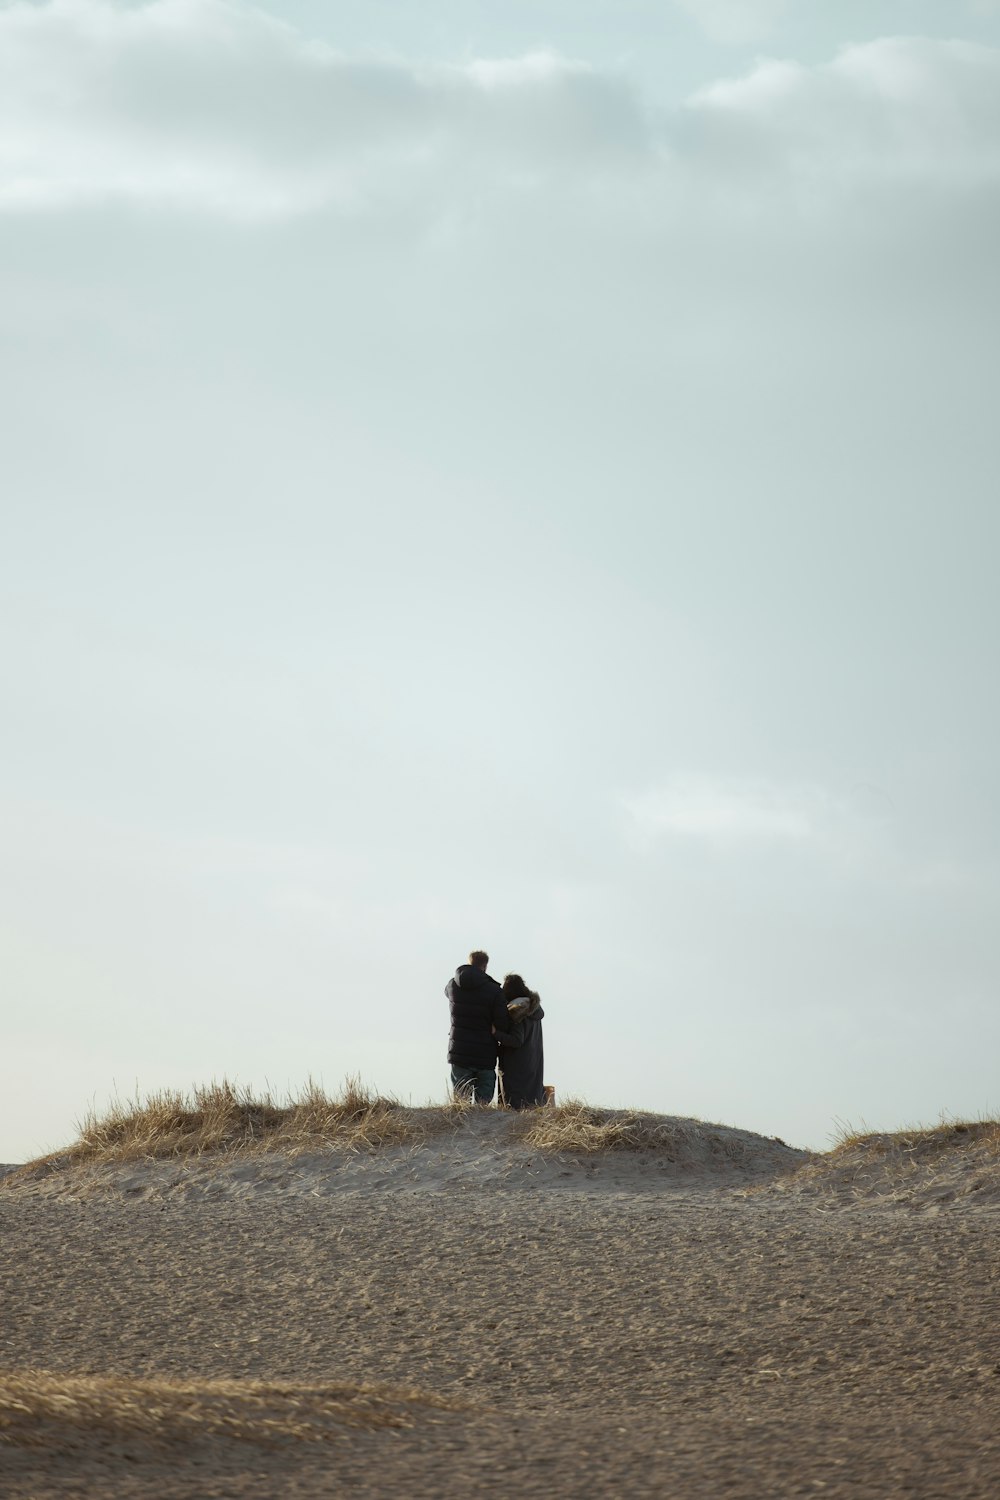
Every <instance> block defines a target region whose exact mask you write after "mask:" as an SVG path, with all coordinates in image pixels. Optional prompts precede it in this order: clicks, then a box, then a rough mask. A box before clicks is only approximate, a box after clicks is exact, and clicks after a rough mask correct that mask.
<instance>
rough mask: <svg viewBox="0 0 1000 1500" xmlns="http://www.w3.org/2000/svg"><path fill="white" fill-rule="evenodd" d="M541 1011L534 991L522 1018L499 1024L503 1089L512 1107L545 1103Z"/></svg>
mask: <svg viewBox="0 0 1000 1500" xmlns="http://www.w3.org/2000/svg"><path fill="white" fill-rule="evenodd" d="M544 1014H545V1012H544V1010H542V1007H541V1003H540V1001H539V999H538V996H537V995H535V994H532V996H531V1002H530V1004H529V1006H528V1011H527V1014H526V1015H525V1016H523V1017H522V1019H521V1020H520V1021H513V1022H511V1021H510V1020H508V1022H507V1024H506V1026H504V1027H503V1028H500V1027H497V1032H498V1035H497V1041H498V1042H499V1043H500V1092H501V1094H502V1095H503V1101H504V1103H505V1104H506V1105H507V1107H508V1108H509V1109H527V1108H528V1107H529V1106H530V1105H532V1104H544V1103H545V1083H544V1078H545V1053H544V1051H543V1049H542V1017H543V1016H544Z"/></svg>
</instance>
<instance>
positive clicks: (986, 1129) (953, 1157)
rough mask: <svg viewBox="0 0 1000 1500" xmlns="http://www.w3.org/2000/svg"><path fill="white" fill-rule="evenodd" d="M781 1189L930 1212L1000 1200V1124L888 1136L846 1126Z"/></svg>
mask: <svg viewBox="0 0 1000 1500" xmlns="http://www.w3.org/2000/svg"><path fill="white" fill-rule="evenodd" d="M778 1186H779V1187H780V1188H781V1189H782V1190H785V1191H790V1192H795V1193H815V1194H820V1195H829V1196H836V1197H839V1198H840V1199H841V1200H842V1201H851V1200H863V1199H875V1198H878V1199H882V1200H886V1201H893V1200H895V1201H898V1202H900V1203H904V1202H907V1203H914V1204H918V1205H925V1206H932V1205H934V1204H943V1203H948V1202H952V1201H954V1200H956V1199H966V1198H971V1197H973V1196H978V1197H979V1198H980V1199H981V1200H982V1201H984V1202H985V1201H988V1200H990V1199H996V1198H997V1197H1000V1120H954V1121H949V1122H946V1123H942V1124H940V1125H931V1126H915V1127H911V1128H909V1129H906V1130H895V1131H889V1132H876V1131H866V1132H858V1131H854V1130H852V1129H851V1128H850V1127H844V1128H842V1129H841V1132H840V1139H839V1140H838V1141H837V1143H836V1144H835V1146H834V1147H833V1149H832V1150H831V1151H828V1152H826V1153H825V1154H824V1155H822V1156H815V1157H813V1159H812V1160H811V1161H809V1162H808V1163H806V1165H804V1166H802V1167H799V1168H798V1170H797V1171H795V1172H794V1173H792V1174H791V1175H790V1176H788V1177H787V1178H785V1179H784V1180H783V1181H781V1182H780V1183H779V1184H778Z"/></svg>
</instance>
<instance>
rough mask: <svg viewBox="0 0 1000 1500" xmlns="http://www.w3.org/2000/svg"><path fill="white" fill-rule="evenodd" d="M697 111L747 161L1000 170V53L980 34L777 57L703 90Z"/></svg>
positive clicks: (809, 169)
mask: <svg viewBox="0 0 1000 1500" xmlns="http://www.w3.org/2000/svg"><path fill="white" fill-rule="evenodd" d="M689 109H690V110H691V111H692V113H693V114H694V115H695V116H696V118H697V120H698V123H699V125H700V126H701V127H702V128H703V129H704V130H705V131H706V132H708V135H709V137H710V138H713V139H714V141H715V144H716V145H719V146H722V147H724V148H725V151H726V152H729V153H731V154H732V156H733V159H734V160H735V161H736V162H738V163H740V164H742V165H744V166H745V165H746V164H747V162H748V161H749V160H750V159H755V160H756V161H757V162H758V163H759V164H766V165H768V166H770V167H771V168H779V169H780V168H792V169H794V170H796V171H798V172H800V173H802V174H806V173H808V174H810V175H811V176H817V175H822V174H824V173H829V172H835V173H838V174H844V173H850V174H852V175H857V176H861V177H869V176H872V175H875V174H884V173H892V174H895V175H900V174H908V175H913V174H919V175H921V176H929V175H941V174H948V175H949V176H952V177H954V176H957V177H958V178H959V180H961V179H962V178H965V177H970V178H972V179H973V180H975V179H979V178H982V177H984V176H988V177H990V178H995V177H996V176H997V175H998V173H1000V51H998V50H997V49H995V48H991V47H984V46H979V45H977V44H974V43H970V42H961V41H945V42H942V41H930V40H927V39H925V38H920V37H888V38H884V39H882V40H880V41H875V42H869V43H866V44H865V45H863V46H856V47H846V48H844V49H843V50H842V51H841V52H840V53H839V54H838V55H837V57H835V58H834V59H833V61H832V62H829V63H825V64H821V65H819V66H816V67H806V66H804V65H802V64H800V63H797V62H791V61H784V60H776V59H771V58H766V59H762V60H760V61H759V62H758V63H757V64H756V65H755V67H754V68H753V69H752V70H751V72H750V73H749V74H748V75H747V76H745V77H743V78H739V79H735V80H723V81H720V82H717V83H714V84H712V85H711V86H710V87H709V88H706V89H703V90H701V91H700V92H699V93H698V94H697V95H696V96H695V97H694V98H693V99H692V100H691V102H690V105H689ZM723 154H725V152H724V153H723Z"/></svg>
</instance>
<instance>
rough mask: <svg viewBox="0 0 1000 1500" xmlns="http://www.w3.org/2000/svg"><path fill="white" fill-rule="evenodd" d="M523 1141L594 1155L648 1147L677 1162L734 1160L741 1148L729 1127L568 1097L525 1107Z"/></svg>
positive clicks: (743, 1149)
mask: <svg viewBox="0 0 1000 1500" xmlns="http://www.w3.org/2000/svg"><path fill="white" fill-rule="evenodd" d="M520 1135H521V1140H522V1141H523V1142H524V1144H525V1145H528V1146H533V1147H535V1148H536V1149H537V1150H539V1151H552V1152H564V1153H567V1154H571V1155H583V1156H594V1155H599V1154H604V1153H606V1152H609V1151H649V1152H655V1153H656V1154H657V1155H658V1156H660V1157H662V1158H664V1159H665V1160H667V1161H672V1162H682V1161H685V1160H687V1159H689V1158H691V1157H694V1156H698V1157H703V1156H704V1154H705V1149H706V1147H708V1148H709V1151H710V1153H711V1154H712V1155H715V1156H720V1157H726V1158H728V1159H729V1160H735V1159H737V1158H739V1157H741V1156H743V1155H745V1154H747V1147H746V1146H745V1145H744V1143H743V1142H741V1141H740V1140H739V1138H738V1137H737V1136H736V1134H735V1133H734V1132H732V1131H726V1132H722V1131H720V1130H717V1129H716V1128H715V1127H713V1126H712V1125H706V1124H702V1122H701V1121H699V1120H674V1119H665V1118H664V1117H663V1116H662V1115H655V1114H650V1113H649V1112H647V1111H645V1110H637V1109H596V1108H595V1107H594V1106H593V1105H590V1104H586V1103H584V1102H583V1101H582V1100H579V1099H569V1100H567V1101H566V1103H565V1104H561V1105H559V1107H558V1108H556V1109H538V1110H526V1111H525V1112H524V1113H523V1114H522V1115H521V1116H520Z"/></svg>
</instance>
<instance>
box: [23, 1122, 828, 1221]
mask: <svg viewBox="0 0 1000 1500" xmlns="http://www.w3.org/2000/svg"><path fill="white" fill-rule="evenodd" d="M586 1114H587V1116H589V1117H593V1119H595V1120H597V1121H599V1123H598V1124H596V1125H588V1124H587V1121H586V1119H584V1120H583V1121H581V1120H580V1118H579V1117H578V1115H577V1114H576V1113H574V1112H565V1113H564V1112H561V1111H555V1112H553V1115H552V1117H551V1121H548V1120H547V1122H546V1123H547V1125H548V1137H549V1139H550V1140H551V1144H550V1143H549V1139H547V1138H546V1135H545V1134H544V1133H543V1135H542V1140H543V1141H544V1142H545V1144H542V1145H540V1144H538V1143H537V1142H536V1141H535V1140H533V1139H532V1134H533V1132H532V1130H531V1125H532V1118H531V1117H526V1116H518V1115H516V1114H514V1113H511V1112H508V1111H505V1110H497V1109H468V1110H461V1111H450V1110H443V1109H433V1108H430V1109H426V1110H420V1109H409V1110H406V1111H405V1121H404V1123H405V1124H406V1125H408V1126H410V1127H411V1129H412V1135H413V1140H412V1141H411V1142H408V1143H405V1144H400V1145H397V1144H393V1143H392V1142H391V1141H390V1143H389V1144H388V1145H384V1146H377V1147H369V1146H366V1145H365V1144H363V1143H362V1144H360V1145H359V1144H358V1143H357V1142H355V1141H353V1140H348V1141H346V1142H338V1141H337V1140H336V1139H334V1140H332V1141H331V1142H330V1143H329V1144H328V1145H325V1146H323V1147H322V1148H321V1149H317V1147H316V1144H315V1142H307V1143H306V1144H305V1145H301V1146H297V1147H296V1149H294V1150H289V1149H287V1148H286V1149H283V1150H281V1149H279V1150H274V1149H271V1150H269V1149H267V1144H266V1142H264V1143H261V1144H259V1145H255V1146H254V1148H253V1149H238V1150H237V1149H229V1150H226V1151H222V1152H206V1153H198V1154H191V1155H183V1156H171V1157H166V1158H157V1157H152V1156H147V1157H144V1158H139V1159H137V1160H128V1161H125V1162H119V1161H116V1160H113V1159H112V1160H110V1161H109V1160H106V1159H104V1158H102V1157H101V1156H98V1157H97V1158H96V1159H88V1158H84V1159H83V1160H77V1159H75V1158H74V1157H72V1156H70V1155H66V1154H59V1153H57V1154H55V1155H54V1156H52V1157H49V1158H46V1159H45V1160H44V1161H43V1162H40V1163H38V1164H29V1165H28V1166H26V1167H21V1168H18V1169H17V1170H16V1171H15V1172H14V1173H13V1174H12V1175H11V1177H10V1178H9V1179H8V1181H7V1183H6V1190H7V1191H8V1192H12V1191H13V1192H18V1193H25V1192H27V1193H32V1194H34V1195H38V1196H42V1197H46V1198H85V1197H90V1196H93V1195H94V1194H100V1193H113V1194H119V1195H122V1196H125V1197H134V1198H142V1199H163V1198H168V1197H177V1196H180V1197H194V1198H201V1197H207V1198H212V1199H218V1198H229V1197H236V1198H243V1197H253V1198H271V1197H280V1196H283V1195H286V1194H290V1195H293V1196H297V1195H305V1196H312V1197H327V1196H330V1195H333V1194H339V1193H344V1192H353V1193H358V1192H376V1193H379V1192H385V1191H392V1192H394V1193H452V1192H454V1191H456V1190H459V1191H461V1190H470V1189H486V1190H507V1191H509V1190H512V1189H519V1190H524V1189H530V1190H534V1191H539V1190H544V1191H565V1190H570V1191H573V1192H588V1193H635V1192H649V1191H658V1190H664V1191H676V1190H677V1189H689V1190H691V1189H702V1190H711V1189H717V1188H720V1187H726V1186H729V1187H732V1186H749V1185H751V1184H755V1183H765V1182H768V1181H772V1180H773V1179H775V1178H776V1177H778V1176H780V1175H782V1174H787V1173H789V1172H791V1171H793V1170H794V1169H795V1168H796V1167H798V1166H800V1165H802V1164H803V1163H805V1162H808V1161H810V1160H812V1158H811V1156H810V1154H809V1153H808V1152H805V1151H797V1150H795V1149H793V1148H792V1147H789V1146H786V1145H785V1144H784V1143H783V1142H781V1141H777V1140H772V1139H767V1138H766V1137H763V1136H759V1135H755V1134H754V1133H753V1132H752V1131H746V1130H736V1129H733V1128H732V1127H728V1126H724V1125H706V1124H704V1123H703V1122H701V1121H698V1120H685V1119H678V1118H674V1117H668V1116H658V1115H648V1114H639V1113H637V1112H635V1111H626V1110H588V1111H586ZM561 1119H567V1120H568V1127H569V1128H567V1129H566V1130H565V1131H564V1132H563V1133H562V1134H560V1131H559V1124H560V1121H561ZM616 1127H617V1134H616ZM534 1133H537V1131H536V1132H534Z"/></svg>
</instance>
